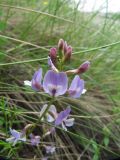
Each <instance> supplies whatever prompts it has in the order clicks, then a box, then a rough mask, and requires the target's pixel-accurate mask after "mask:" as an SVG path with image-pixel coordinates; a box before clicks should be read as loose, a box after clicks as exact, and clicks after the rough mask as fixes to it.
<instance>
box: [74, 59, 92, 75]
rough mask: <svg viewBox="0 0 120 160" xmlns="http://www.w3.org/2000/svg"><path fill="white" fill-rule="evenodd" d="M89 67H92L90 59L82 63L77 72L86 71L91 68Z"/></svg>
mask: <svg viewBox="0 0 120 160" xmlns="http://www.w3.org/2000/svg"><path fill="white" fill-rule="evenodd" d="M89 67H90V62H89V61H86V62H84V63H82V64H81V65H80V67H79V68H78V69H77V74H80V73H84V72H86V71H87V70H88V69H89Z"/></svg>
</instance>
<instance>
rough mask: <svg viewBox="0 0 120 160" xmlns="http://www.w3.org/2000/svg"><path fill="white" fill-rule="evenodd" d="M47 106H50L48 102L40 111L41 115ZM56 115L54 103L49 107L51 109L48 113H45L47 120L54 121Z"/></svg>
mask: <svg viewBox="0 0 120 160" xmlns="http://www.w3.org/2000/svg"><path fill="white" fill-rule="evenodd" d="M47 107H48V105H47V104H45V105H44V106H43V107H42V109H41V111H40V116H42V114H43V113H44V112H45V110H46V108H47ZM56 117H57V110H56V107H55V106H54V105H51V106H50V108H49V110H48V113H46V115H45V118H46V120H47V122H53V121H55V119H56ZM42 120H43V119H42Z"/></svg>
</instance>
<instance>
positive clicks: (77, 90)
mask: <svg viewBox="0 0 120 160" xmlns="http://www.w3.org/2000/svg"><path fill="white" fill-rule="evenodd" d="M83 91H84V81H83V80H82V79H80V77H79V76H78V75H76V76H75V77H74V79H73V80H72V83H71V85H70V88H69V90H68V93H69V95H70V96H71V97H73V98H79V97H80V96H81V94H82V93H83Z"/></svg>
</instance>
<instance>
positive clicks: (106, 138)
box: [103, 137, 109, 147]
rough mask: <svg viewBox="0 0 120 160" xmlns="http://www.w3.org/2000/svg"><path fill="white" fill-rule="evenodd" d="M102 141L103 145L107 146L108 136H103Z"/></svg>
mask: <svg viewBox="0 0 120 160" xmlns="http://www.w3.org/2000/svg"><path fill="white" fill-rule="evenodd" d="M103 142H104V145H105V146H106V147H107V146H108V144H109V137H105V138H104V140H103Z"/></svg>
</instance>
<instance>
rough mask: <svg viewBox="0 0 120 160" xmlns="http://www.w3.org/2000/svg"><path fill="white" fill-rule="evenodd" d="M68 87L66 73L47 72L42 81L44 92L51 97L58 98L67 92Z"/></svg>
mask: <svg viewBox="0 0 120 160" xmlns="http://www.w3.org/2000/svg"><path fill="white" fill-rule="evenodd" d="M67 87H68V78H67V75H66V73H64V72H59V73H56V72H54V71H52V70H49V71H48V72H47V73H46V74H45V76H44V80H43V88H44V91H45V92H46V93H48V94H50V95H51V96H55V97H57V96H60V95H63V94H64V93H65V92H66V91H67Z"/></svg>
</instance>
